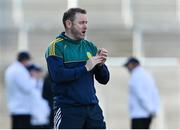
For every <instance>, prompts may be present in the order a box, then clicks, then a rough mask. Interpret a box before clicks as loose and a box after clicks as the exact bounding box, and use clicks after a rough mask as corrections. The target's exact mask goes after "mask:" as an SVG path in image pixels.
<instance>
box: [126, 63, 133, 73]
mask: <svg viewBox="0 0 180 130" xmlns="http://www.w3.org/2000/svg"><path fill="white" fill-rule="evenodd" d="M134 68H135V65H134V64H132V63H129V64H128V65H127V69H128V71H129V72H130V73H131V72H132V70H133V69H134Z"/></svg>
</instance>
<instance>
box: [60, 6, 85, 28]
mask: <svg viewBox="0 0 180 130" xmlns="http://www.w3.org/2000/svg"><path fill="white" fill-rule="evenodd" d="M76 13H81V14H87V12H86V10H85V9H81V8H70V9H68V10H67V11H66V12H64V15H63V19H62V21H63V24H64V27H65V28H66V24H65V22H66V20H70V21H72V22H73V21H74V19H75V15H76Z"/></svg>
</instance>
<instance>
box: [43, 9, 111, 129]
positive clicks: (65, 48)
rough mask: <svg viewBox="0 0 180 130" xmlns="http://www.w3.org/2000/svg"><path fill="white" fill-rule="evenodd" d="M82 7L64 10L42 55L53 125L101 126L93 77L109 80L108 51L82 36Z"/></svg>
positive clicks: (84, 24)
mask: <svg viewBox="0 0 180 130" xmlns="http://www.w3.org/2000/svg"><path fill="white" fill-rule="evenodd" d="M87 22H88V21H87V15H86V10H84V9H81V8H70V9H69V10H67V11H66V12H65V13H64V16H63V24H64V27H65V32H62V33H61V34H60V35H59V36H58V37H57V38H56V39H55V40H54V41H53V42H52V43H51V44H50V45H49V47H48V49H47V51H46V54H45V57H46V62H47V67H48V71H49V74H50V77H51V79H52V90H53V94H54V98H53V99H54V128H55V129H83V128H84V129H105V128H106V124H105V121H104V117H103V112H102V110H101V108H100V106H99V101H98V98H97V96H96V90H95V86H94V78H95V79H96V80H97V81H98V82H99V83H101V84H104V85H105V84H107V83H108V81H109V71H108V68H107V66H106V65H105V61H106V59H107V55H108V51H107V50H106V49H104V48H102V49H100V51H98V49H97V47H96V46H95V45H94V44H93V43H92V42H90V41H88V40H85V39H84V38H85V34H86V31H87Z"/></svg>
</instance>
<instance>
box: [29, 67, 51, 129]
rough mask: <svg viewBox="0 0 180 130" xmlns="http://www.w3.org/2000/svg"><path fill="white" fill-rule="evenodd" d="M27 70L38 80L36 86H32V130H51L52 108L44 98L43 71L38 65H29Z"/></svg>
mask: <svg viewBox="0 0 180 130" xmlns="http://www.w3.org/2000/svg"><path fill="white" fill-rule="evenodd" d="M27 69H28V71H29V73H30V74H31V76H32V77H34V78H35V79H36V86H35V87H34V86H32V87H34V88H32V89H33V90H34V91H33V92H32V94H31V99H32V102H31V103H32V107H31V128H32V129H47V128H49V115H50V108H49V105H48V102H47V101H46V100H45V99H44V98H43V97H42V87H43V69H42V68H41V67H40V66H39V65H36V64H31V65H29V66H28V67H27Z"/></svg>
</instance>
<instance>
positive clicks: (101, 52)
mask: <svg viewBox="0 0 180 130" xmlns="http://www.w3.org/2000/svg"><path fill="white" fill-rule="evenodd" d="M97 55H98V56H100V57H101V59H102V62H101V63H100V64H99V65H100V66H102V65H103V64H104V63H105V62H106V59H107V56H108V51H107V50H106V49H105V48H101V49H100V50H99V51H98V54H97Z"/></svg>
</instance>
